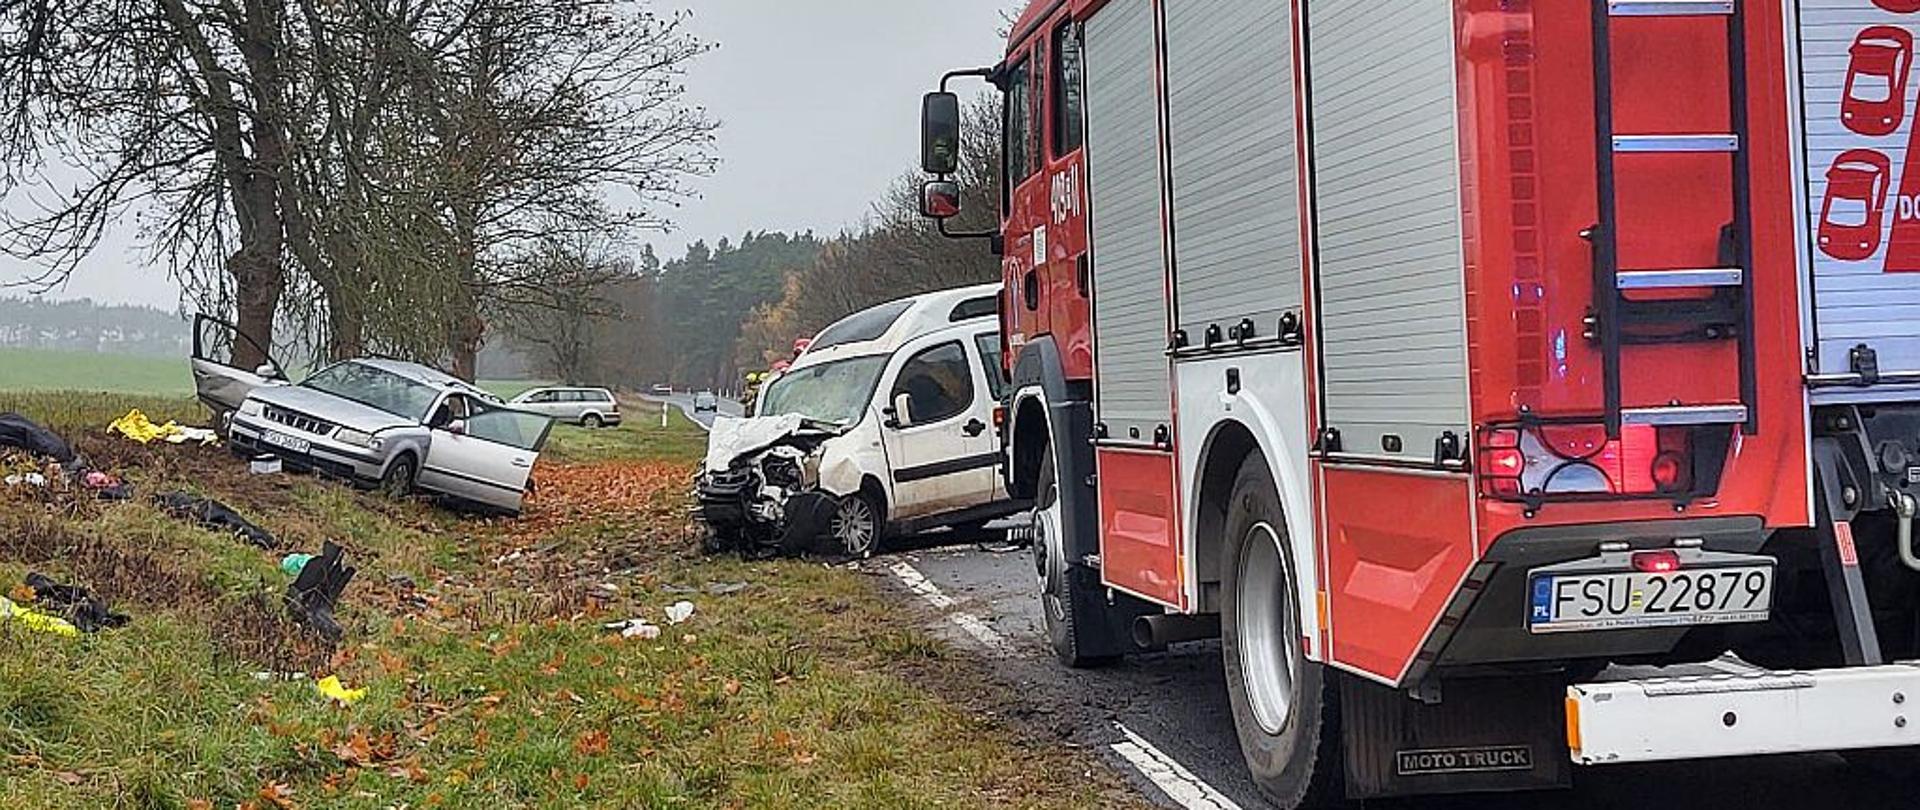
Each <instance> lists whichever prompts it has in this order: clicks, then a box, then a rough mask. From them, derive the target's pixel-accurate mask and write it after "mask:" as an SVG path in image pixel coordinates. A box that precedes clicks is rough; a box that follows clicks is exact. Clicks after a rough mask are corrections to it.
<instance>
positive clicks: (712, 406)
mask: <svg viewBox="0 0 1920 810" xmlns="http://www.w3.org/2000/svg"><path fill="white" fill-rule="evenodd" d="M693 412H694V413H703V412H704V413H719V412H720V397H719V396H717V395H715V394H714V393H713V392H712V391H701V392H700V393H698V394H694V395H693Z"/></svg>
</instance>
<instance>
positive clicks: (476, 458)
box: [419, 395, 553, 514]
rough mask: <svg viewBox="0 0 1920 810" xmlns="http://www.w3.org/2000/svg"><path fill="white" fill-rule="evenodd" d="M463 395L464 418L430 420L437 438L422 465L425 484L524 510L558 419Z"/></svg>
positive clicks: (511, 510)
mask: <svg viewBox="0 0 1920 810" xmlns="http://www.w3.org/2000/svg"><path fill="white" fill-rule="evenodd" d="M457 396H459V395H454V397H457ZM452 398H453V397H449V399H452ZM463 400H464V402H465V407H467V408H468V409H470V410H468V411H467V412H468V413H469V414H470V415H469V416H467V417H466V418H465V419H455V420H452V421H448V422H446V423H444V424H435V425H429V427H430V428H431V429H432V430H433V442H432V444H431V445H430V446H429V447H428V449H427V458H426V461H425V462H423V463H422V464H421V465H420V480H419V483H420V486H421V487H422V488H425V489H430V490H434V491H436V492H444V493H446V494H449V495H452V496H454V497H457V498H461V499H464V500H468V501H472V502H474V503H477V504H480V505H483V506H488V507H492V508H496V509H500V510H503V511H506V512H509V513H512V514H519V513H520V508H521V505H522V502H523V500H524V498H525V494H526V489H527V479H528V478H529V477H530V476H531V475H532V474H533V465H534V463H535V462H537V461H539V460H540V450H541V448H543V447H545V446H546V443H547V434H548V433H549V432H551V431H552V429H553V420H552V419H549V418H547V417H545V416H541V415H539V414H534V413H527V412H525V411H514V410H507V409H503V408H493V407H489V406H486V405H482V404H479V403H478V402H477V401H476V400H473V399H472V398H463ZM434 421H436V422H438V421H440V420H438V419H436V420H434Z"/></svg>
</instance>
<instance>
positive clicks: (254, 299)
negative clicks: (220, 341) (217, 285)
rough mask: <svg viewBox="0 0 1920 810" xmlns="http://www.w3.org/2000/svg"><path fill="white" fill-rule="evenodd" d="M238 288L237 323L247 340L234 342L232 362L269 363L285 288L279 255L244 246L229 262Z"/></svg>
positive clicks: (251, 365) (245, 366) (253, 365)
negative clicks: (275, 326) (269, 353)
mask: <svg viewBox="0 0 1920 810" xmlns="http://www.w3.org/2000/svg"><path fill="white" fill-rule="evenodd" d="M227 272H228V273H230V274H232V276H233V282H234V284H233V286H234V289H235V290H236V291H237V293H238V294H237V295H236V296H235V297H236V300H235V302H234V303H235V305H236V310H237V316H238V317H237V318H236V319H235V323H234V326H235V327H236V328H237V329H239V331H240V335H241V336H242V337H244V338H246V339H245V340H236V341H234V346H233V365H234V366H235V367H237V368H243V369H252V368H257V367H259V366H262V365H265V364H267V362H268V361H269V359H270V358H269V357H268V356H267V352H270V351H272V350H273V316H274V313H276V312H278V311H279V309H280V293H281V291H282V290H283V289H284V288H285V287H286V279H285V277H283V276H282V275H281V272H280V267H279V263H278V259H277V257H268V256H264V255H262V254H261V252H260V251H259V249H258V248H256V247H252V246H249V247H245V248H242V249H241V250H240V252H238V253H235V254H234V255H233V257H232V258H230V259H228V261H227Z"/></svg>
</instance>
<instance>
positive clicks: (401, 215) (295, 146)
mask: <svg viewBox="0 0 1920 810" xmlns="http://www.w3.org/2000/svg"><path fill="white" fill-rule="evenodd" d="M686 19H687V18H686V15H684V14H669V15H660V14H656V13H654V12H652V11H651V10H650V9H649V7H648V6H647V5H646V4H645V3H644V2H643V0H546V1H544V2H542V1H539V0H153V2H151V3H149V2H145V1H144V0H0V133H5V134H6V135H8V136H10V137H8V138H7V140H6V142H5V143H4V144H0V166H4V168H5V172H4V174H0V193H13V194H18V195H23V196H29V197H33V198H35V199H38V200H39V201H41V202H42V207H41V210H40V211H38V212H37V213H35V214H33V215H29V216H19V217H12V218H7V219H3V220H0V250H5V251H7V252H9V253H12V254H14V255H18V256H23V257H27V258H31V259H37V260H40V261H42V262H43V263H44V264H45V266H46V267H47V270H46V272H45V274H44V275H42V276H41V277H39V278H38V279H35V280H34V283H35V284H36V285H37V286H39V287H43V288H44V287H49V286H52V285H56V284H58V283H60V282H61V281H63V280H64V279H65V278H66V276H67V275H68V274H70V273H71V272H73V269H74V267H75V266H76V265H77V264H78V263H79V262H80V261H81V260H82V259H83V258H84V257H85V256H86V255H87V253H88V252H89V251H90V250H91V249H92V248H93V246H94V245H95V244H96V243H97V242H98V240H99V238H100V235H101V233H102V231H103V230H104V229H105V228H106V227H107V226H108V225H109V224H111V223H112V222H114V221H116V220H117V219H119V218H120V217H122V216H123V215H124V214H126V213H127V212H128V211H129V210H135V209H138V210H142V211H147V212H149V213H148V214H147V215H146V216H145V217H144V218H143V219H142V221H141V226H142V233H143V235H144V236H145V238H146V241H147V243H148V245H149V247H150V248H151V249H152V250H153V252H154V253H155V254H156V255H158V256H161V257H163V258H164V259H165V260H166V261H167V262H168V264H169V266H170V267H171V268H172V270H173V272H174V275H175V276H176V278H177V279H179V280H180V281H181V282H182V283H183V284H184V285H185V286H186V287H187V288H188V289H189V290H190V291H191V292H192V293H193V294H194V295H195V297H197V298H199V299H201V301H202V303H203V305H205V306H211V307H217V308H226V307H231V308H233V309H236V310H237V311H238V324H239V326H240V328H241V331H242V332H243V333H244V334H246V335H247V336H248V337H250V338H252V339H253V340H254V341H255V342H258V343H259V344H260V345H262V346H271V345H273V342H274V341H273V338H274V337H275V335H274V325H275V323H276V318H277V317H278V318H282V319H290V320H291V322H293V323H295V324H298V325H301V326H303V327H304V329H303V330H302V331H306V332H310V333H312V334H314V335H317V337H313V338H312V339H310V341H309V342H310V343H312V344H315V345H316V346H317V347H319V349H320V350H323V351H325V352H327V353H331V354H333V355H335V356H342V355H350V354H356V353H359V352H361V351H363V350H367V349H369V348H374V349H379V350H382V351H385V352H389V353H394V354H404V355H411V356H415V357H418V358H420V359H437V358H446V357H451V358H452V360H453V365H454V370H455V371H456V372H458V373H461V374H464V375H467V376H471V375H472V373H473V371H474V355H475V353H476V351H477V350H478V348H479V345H480V343H481V341H482V340H483V339H484V336H485V325H484V321H483V319H482V314H483V313H484V312H485V311H486V309H487V307H488V302H489V301H490V300H492V299H494V298H496V297H501V296H510V295H512V294H513V293H512V290H513V289H515V288H523V287H524V288H534V289H539V288H541V287H542V286H543V285H544V284H545V283H546V281H547V280H546V279H543V278H539V277H526V276H525V275H524V272H525V271H524V267H525V265H524V264H523V263H520V262H517V261H512V260H510V259H511V257H513V256H516V255H518V254H519V253H520V252H523V250H524V248H525V246H527V245H529V244H532V243H534V242H535V241H537V240H539V239H541V238H546V237H550V236H553V235H555V234H556V233H565V232H586V231H590V230H600V231H605V230H609V229H611V230H627V229H635V228H639V229H644V228H661V227H665V224H666V223H665V221H664V220H663V219H661V218H660V217H659V216H658V215H657V214H656V212H657V211H658V210H659V209H660V208H662V207H664V205H665V204H667V203H670V202H672V201H675V200H677V199H679V198H681V197H683V196H685V195H686V194H687V190H686V188H685V187H684V182H685V180H686V178H688V177H691V176H696V175H699V174H704V173H706V172H708V171H710V170H711V169H712V167H713V164H714V162H713V158H712V157H711V147H712V134H713V130H714V128H715V126H716V125H715V124H714V123H713V122H712V121H711V120H710V119H708V118H707V117H706V115H705V114H704V112H702V111H700V110H699V109H697V108H695V107H692V106H690V105H688V104H686V103H685V102H684V90H683V87H682V86H681V78H682V76H683V72H684V68H685V65H686V63H687V62H688V61H690V60H692V59H694V58H696V57H697V56H699V55H700V54H701V53H704V52H705V51H706V50H707V49H708V46H706V45H704V44H702V43H700V42H698V41H697V40H695V39H694V38H693V37H692V36H690V35H689V34H688V33H687V31H686V28H685V23H686ZM49 157H53V158H55V159H56V162H57V163H65V164H71V166H72V167H74V169H73V170H74V171H76V172H78V173H79V174H80V175H81V177H82V180H81V182H79V183H77V184H75V183H69V182H68V181H66V179H65V178H64V177H63V176H62V171H63V169H62V167H61V166H59V165H52V166H50V165H48V164H47V162H46V160H47V159H48V158H49ZM614 188H620V189H625V191H626V192H627V194H626V197H627V199H628V200H629V203H628V204H627V205H626V206H625V207H624V208H623V209H621V210H619V211H617V212H615V213H614V215H613V216H612V217H608V216H605V215H603V212H604V211H605V207H604V202H603V201H604V198H605V197H606V192H607V191H608V190H609V189H614ZM237 359H239V360H241V361H243V362H249V361H250V360H251V359H252V358H246V357H241V358H237Z"/></svg>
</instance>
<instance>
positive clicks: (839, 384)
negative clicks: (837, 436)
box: [759, 355, 887, 426]
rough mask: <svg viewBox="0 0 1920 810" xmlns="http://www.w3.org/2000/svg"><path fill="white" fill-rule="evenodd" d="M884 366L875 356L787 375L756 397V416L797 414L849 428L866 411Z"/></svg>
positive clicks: (819, 366)
mask: <svg viewBox="0 0 1920 810" xmlns="http://www.w3.org/2000/svg"><path fill="white" fill-rule="evenodd" d="M886 365H887V357H886V355H875V356H872V357H855V358H851V359H847V360H837V361H834V362H832V363H821V364H820V365H817V366H809V367H807V368H803V369H799V370H797V371H789V372H787V373H786V374H783V375H781V376H780V379H777V380H774V381H773V382H772V383H771V384H769V385H768V386H767V390H766V391H765V392H763V393H762V394H761V395H760V410H759V414H760V415H761V416H786V415H787V414H799V415H800V416H804V417H806V418H808V419H812V420H815V421H820V422H831V423H833V424H836V425H842V426H845V425H851V424H853V423H855V422H858V421H860V413H861V411H864V410H866V407H867V400H868V399H871V398H872V397H873V388H874V385H875V384H876V383H878V382H879V381H880V371H881V370H882V369H884V368H886Z"/></svg>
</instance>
